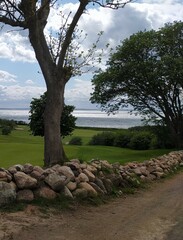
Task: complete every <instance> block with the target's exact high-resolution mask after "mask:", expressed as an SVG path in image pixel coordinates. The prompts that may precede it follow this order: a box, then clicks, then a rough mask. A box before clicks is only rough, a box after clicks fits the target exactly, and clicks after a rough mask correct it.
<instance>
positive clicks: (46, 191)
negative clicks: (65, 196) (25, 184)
mask: <svg viewBox="0 0 183 240" xmlns="http://www.w3.org/2000/svg"><path fill="white" fill-rule="evenodd" d="M34 195H35V197H36V198H46V199H55V198H56V197H57V194H56V192H55V191H53V190H52V189H51V188H49V187H47V186H41V187H40V188H38V189H36V190H35V191H34Z"/></svg>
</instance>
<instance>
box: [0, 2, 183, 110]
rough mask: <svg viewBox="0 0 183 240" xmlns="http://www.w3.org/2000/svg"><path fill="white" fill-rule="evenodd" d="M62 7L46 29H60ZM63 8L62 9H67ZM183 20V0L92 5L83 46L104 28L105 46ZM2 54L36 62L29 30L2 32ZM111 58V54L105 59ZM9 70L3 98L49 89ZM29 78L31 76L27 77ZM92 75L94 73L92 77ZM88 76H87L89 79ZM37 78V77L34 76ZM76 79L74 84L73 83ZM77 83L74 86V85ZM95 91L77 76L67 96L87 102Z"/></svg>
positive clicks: (1, 74) (0, 80)
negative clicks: (114, 7)
mask: <svg viewBox="0 0 183 240" xmlns="http://www.w3.org/2000/svg"><path fill="white" fill-rule="evenodd" d="M77 6H78V3H77V4H74V3H68V4H65V5H62V6H61V7H63V9H64V12H65V13H69V12H70V11H72V14H73V12H75V10H76V7H77ZM61 7H60V8H59V9H58V10H56V9H53V10H52V11H51V15H50V18H49V21H48V24H47V26H46V33H47V34H49V31H50V29H52V30H53V31H56V30H58V29H59V27H60V23H61V19H60V16H59V14H58V11H60V10H61ZM63 9H62V10H63ZM175 20H177V21H179V20H183V1H182V0H141V1H140V0H139V1H134V3H131V4H127V5H126V6H125V8H123V9H119V10H111V9H106V8H101V7H98V8H94V7H92V8H90V9H89V8H88V10H87V11H86V14H84V15H83V16H82V18H81V19H80V22H79V28H80V29H83V30H84V32H86V33H87V34H88V37H87V39H86V40H85V41H84V42H83V43H82V49H84V51H87V50H88V49H89V48H91V46H92V44H93V43H95V41H96V39H97V33H99V32H100V31H104V34H103V36H102V37H101V41H100V42H99V47H100V48H105V45H106V43H108V42H109V43H110V44H111V46H113V47H115V46H116V45H117V44H119V43H120V41H121V40H123V39H124V38H127V37H129V36H130V35H131V34H133V33H136V32H137V31H140V30H144V29H147V30H149V29H151V28H154V29H158V28H160V27H163V25H164V24H165V23H166V22H173V21H175ZM0 58H4V59H9V60H11V61H14V62H17V61H19V62H25V63H27V62H28V63H32V62H36V60H35V55H34V52H33V50H32V47H31V46H30V43H29V40H28V33H27V31H25V30H23V31H17V30H16V31H14V30H13V31H12V28H11V31H10V27H5V29H4V30H3V31H1V32H0ZM105 59H107V55H106V56H105V58H104V60H105ZM12 73H13V69H11V74H10V73H8V72H5V71H0V84H1V85H0V101H10V100H12V101H15V102H16V101H22V102H25V101H30V100H31V98H32V97H38V96H39V95H40V94H42V93H43V92H44V91H45V87H38V86H36V83H34V82H33V81H32V80H31V76H30V75H29V76H26V73H24V76H23V73H21V74H20V75H21V78H22V79H23V78H24V79H25V80H24V83H21V84H20V83H19V82H18V80H17V77H16V76H15V75H13V74H12ZM27 78H30V79H28V80H27ZM89 78H90V77H89ZM89 78H87V79H89ZM32 79H34V78H32ZM72 83H73V84H72ZM72 85H73V86H72ZM91 92H92V86H91V82H90V81H88V80H81V79H75V80H74V79H73V80H71V83H70V82H69V87H67V88H66V92H65V97H66V100H67V101H68V103H72V104H74V105H78V106H79V104H87V103H88V102H89V98H90V93H91Z"/></svg>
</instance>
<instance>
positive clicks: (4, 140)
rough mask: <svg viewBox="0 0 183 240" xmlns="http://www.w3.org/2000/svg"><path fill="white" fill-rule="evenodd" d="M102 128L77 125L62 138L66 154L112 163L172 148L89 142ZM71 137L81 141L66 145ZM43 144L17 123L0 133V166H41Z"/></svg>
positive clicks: (152, 154)
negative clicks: (69, 134)
mask: <svg viewBox="0 0 183 240" xmlns="http://www.w3.org/2000/svg"><path fill="white" fill-rule="evenodd" d="M103 131H104V129H92V128H76V129H75V130H74V132H73V135H72V136H68V137H65V138H64V139H63V143H64V149H65V151H66V154H67V156H68V158H69V159H73V158H78V159H79V160H81V161H90V160H91V159H106V160H108V161H109V162H111V163H113V162H120V163H121V164H124V163H126V162H130V161H144V160H147V159H150V158H151V157H156V156H159V155H163V154H165V153H168V152H170V151H172V149H150V150H134V149H128V148H121V147H115V146H100V145H99V146H96V145H94V146H92V145H88V143H89V141H90V140H91V138H92V137H93V136H94V135H97V134H99V133H102V132H103ZM110 131H113V132H114V134H117V133H119V130H115V129H110ZM121 132H127V130H125V129H124V130H121ZM74 137H79V139H81V140H82V145H69V144H68V143H69V142H70V141H71V139H72V138H74ZM43 148H44V145H43V137H40V136H33V135H31V132H30V130H29V127H28V126H26V125H18V126H16V127H15V129H13V130H12V132H11V134H10V135H0V149H1V160H0V167H9V166H12V165H14V164H25V163H28V162H29V163H32V164H33V165H40V166H42V165H43Z"/></svg>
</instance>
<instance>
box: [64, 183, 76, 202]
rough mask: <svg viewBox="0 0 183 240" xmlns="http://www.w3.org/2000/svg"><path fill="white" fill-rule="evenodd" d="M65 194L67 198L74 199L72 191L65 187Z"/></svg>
mask: <svg viewBox="0 0 183 240" xmlns="http://www.w3.org/2000/svg"><path fill="white" fill-rule="evenodd" d="M63 193H64V196H65V197H68V198H71V199H73V198H74V197H73V195H72V193H71V191H70V190H69V189H68V188H67V187H66V186H65V187H64V191H63Z"/></svg>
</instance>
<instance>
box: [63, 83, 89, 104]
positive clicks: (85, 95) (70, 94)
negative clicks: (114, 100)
mask: <svg viewBox="0 0 183 240" xmlns="http://www.w3.org/2000/svg"><path fill="white" fill-rule="evenodd" d="M72 81H73V86H72V88H69V87H66V91H65V98H66V101H67V102H68V103H70V104H77V102H78V103H79V102H87V101H88V100H89V98H90V93H91V91H92V84H91V82H90V81H85V80H81V79H73V80H72Z"/></svg>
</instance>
